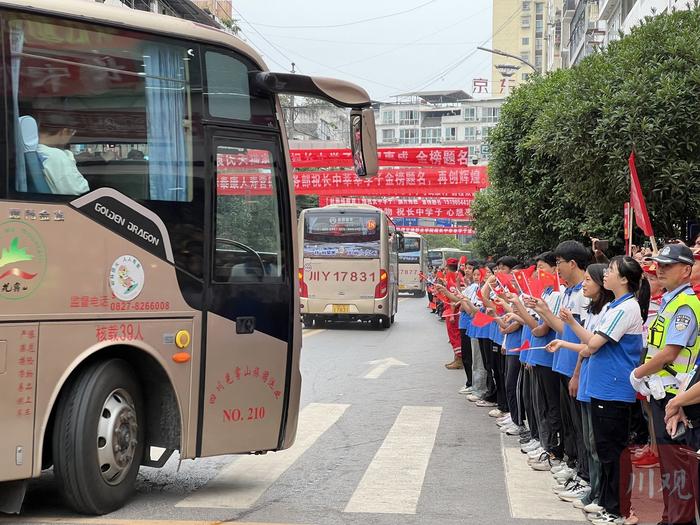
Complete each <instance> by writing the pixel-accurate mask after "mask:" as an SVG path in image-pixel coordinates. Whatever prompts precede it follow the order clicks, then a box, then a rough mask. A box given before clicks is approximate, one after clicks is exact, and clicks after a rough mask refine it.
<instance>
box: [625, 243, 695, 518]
mask: <svg viewBox="0 0 700 525" xmlns="http://www.w3.org/2000/svg"><path fill="white" fill-rule="evenodd" d="M653 259H654V261H656V263H657V265H658V266H657V269H656V273H657V277H658V279H659V281H660V284H661V286H663V287H664V288H665V289H666V290H667V292H666V293H665V294H664V296H663V298H662V301H661V307H660V309H659V312H658V314H657V317H656V319H655V320H654V323H653V324H652V325H651V326H650V327H649V333H648V336H647V343H648V351H647V355H646V358H645V361H644V364H642V365H641V366H639V367H637V368H635V369H634V370H633V371H632V374H631V375H630V382H631V383H632V386H633V387H634V388H635V390H637V391H638V392H640V393H642V394H643V395H650V394H652V399H651V400H650V404H651V408H652V422H653V427H654V431H655V433H656V441H657V444H658V445H659V459H660V463H661V473H662V476H669V478H670V479H674V478H677V475H676V473H677V472H678V471H679V470H682V469H683V467H684V466H686V465H687V463H688V458H687V455H686V454H685V452H683V451H682V450H681V449H680V446H679V445H680V444H682V443H683V442H684V440H683V439H682V438H681V436H678V435H676V436H671V435H669V433H668V432H667V430H666V425H665V423H664V416H665V410H666V405H667V404H668V403H669V401H670V400H672V399H673V398H674V396H676V394H677V393H678V391H679V388H680V386H681V384H682V383H683V382H684V381H687V379H688V376H689V374H690V373H692V371H693V368H694V366H695V363H696V361H697V359H698V354H700V337H698V326H699V323H700V300H698V298H697V297H696V295H695V294H694V293H693V290H692V288H691V286H690V276H691V272H692V267H693V263H694V260H693V253H692V251H691V250H690V248H688V247H687V246H684V245H681V244H668V245H666V246H664V247H663V249H662V250H661V252H659V254H658V255H657V256H656V257H654V258H653ZM653 384H657V385H659V387H657V388H654V387H651V390H650V385H653ZM660 384H662V385H663V391H661V388H660ZM674 437H677V438H678V440H674ZM687 474H688V475H687V476H686V479H691V477H690V475H689V473H687ZM674 492H675V494H678V493H679V491H678V488H676V489H675V491H674V488H673V487H669V486H668V485H667V484H665V485H664V491H663V497H664V514H663V520H662V522H661V523H663V524H684V523H694V517H695V502H694V499H693V498H690V499H684V498H680V497H674V496H672V495H671V493H674Z"/></svg>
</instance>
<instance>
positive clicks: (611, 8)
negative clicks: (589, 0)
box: [598, 0, 621, 20]
mask: <svg viewBox="0 0 700 525" xmlns="http://www.w3.org/2000/svg"><path fill="white" fill-rule="evenodd" d="M620 1H621V0H600V4H599V5H598V18H599V19H600V20H608V19H609V18H610V17H611V16H612V14H613V13H614V12H615V10H616V9H617V7H618V6H619V5H620Z"/></svg>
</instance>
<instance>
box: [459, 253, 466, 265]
mask: <svg viewBox="0 0 700 525" xmlns="http://www.w3.org/2000/svg"><path fill="white" fill-rule="evenodd" d="M465 264H467V256H466V255H462V256H461V257H460V258H459V265H460V266H463V265H465Z"/></svg>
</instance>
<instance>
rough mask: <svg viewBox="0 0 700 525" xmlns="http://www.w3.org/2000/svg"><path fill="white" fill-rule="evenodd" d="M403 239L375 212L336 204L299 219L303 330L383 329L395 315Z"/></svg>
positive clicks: (311, 210)
mask: <svg viewBox="0 0 700 525" xmlns="http://www.w3.org/2000/svg"><path fill="white" fill-rule="evenodd" d="M402 239H403V235H402V234H401V233H400V232H398V231H397V230H396V227H395V226H394V223H393V222H391V219H390V218H389V217H388V216H387V215H386V213H384V212H383V211H382V210H380V209H379V208H375V207H374V206H369V205H366V204H337V205H331V206H325V207H323V208H309V209H306V210H304V211H302V212H301V215H300V217H299V243H300V246H299V295H300V303H301V304H300V307H301V314H302V320H303V321H304V326H307V327H311V326H317V325H318V324H320V323H323V322H326V321H333V320H335V321H358V320H361V321H370V322H371V324H372V325H373V326H374V327H375V328H387V327H388V326H390V325H391V324H392V323H393V322H394V316H395V315H396V312H397V310H398V296H399V293H398V292H399V289H398V277H399V265H398V252H399V249H400V246H401V244H402V242H403V241H402Z"/></svg>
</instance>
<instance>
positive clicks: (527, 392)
mask: <svg viewBox="0 0 700 525" xmlns="http://www.w3.org/2000/svg"><path fill="white" fill-rule="evenodd" d="M519 386H520V397H519V399H520V400H521V402H522V404H521V405H520V406H521V407H522V410H519V411H518V414H525V419H526V420H527V426H528V428H529V429H530V437H531V438H532V439H536V440H538V441H539V439H540V430H539V424H538V422H537V415H536V413H535V412H536V410H535V368H534V367H528V366H525V365H523V366H521V367H520V381H519Z"/></svg>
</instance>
